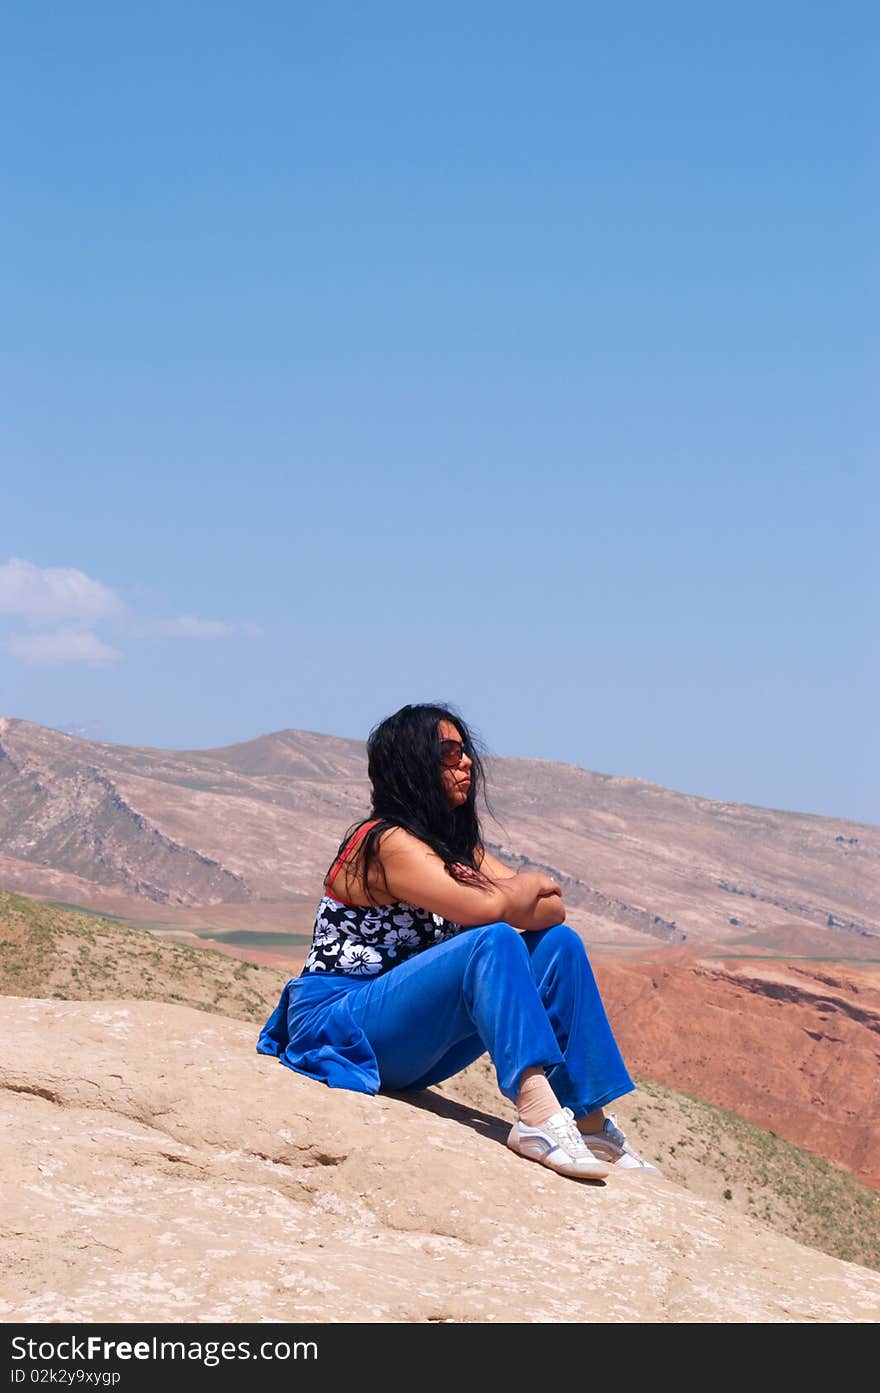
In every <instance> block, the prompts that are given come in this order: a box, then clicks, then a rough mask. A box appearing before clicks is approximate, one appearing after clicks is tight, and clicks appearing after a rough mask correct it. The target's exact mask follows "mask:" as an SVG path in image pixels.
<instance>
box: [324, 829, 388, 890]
mask: <svg viewBox="0 0 880 1393" xmlns="http://www.w3.org/2000/svg"><path fill="white" fill-rule="evenodd" d="M381 820H382V819H381V818H378V817H377V818H375V819H374V821H373V822H365V823H364V825H363V827H359V828H358V830H357V831H356V832H355V834H354V836H353V837H352V839H351V841H350V842H346V844H345V846H344V847H343V848H342V850H341V851H340V853H339V855H338V856H337V858H336V860H335V861H334V862H333V865H332V866H331V868H330V870H329V871H328V873H327V875H326V876H325V878H324V889H325V890H328V891H329V889H330V887H331V885H332V884H333V882H334V880H335V879H336V877H337V875H338V874H339V868H340V866H341V865H342V863H343V861H344V860H345V858H346V856H347V855H348V853H349V852H350V851H353V850H354V848H355V847H356V846H357V844H358V842H359V841H360V840H361V839H362V838H363V837H365V836H366V835H367V833H368V832H371V831H372V830H373V828H374V827H378V826H379V823H380V822H381Z"/></svg>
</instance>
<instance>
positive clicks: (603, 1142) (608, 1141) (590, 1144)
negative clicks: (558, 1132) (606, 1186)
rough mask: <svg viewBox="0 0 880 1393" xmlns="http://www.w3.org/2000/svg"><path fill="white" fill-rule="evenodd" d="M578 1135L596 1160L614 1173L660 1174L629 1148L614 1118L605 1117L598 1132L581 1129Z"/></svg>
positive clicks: (654, 1167)
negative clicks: (603, 1163)
mask: <svg viewBox="0 0 880 1393" xmlns="http://www.w3.org/2000/svg"><path fill="white" fill-rule="evenodd" d="M579 1135H580V1138H581V1140H582V1141H583V1142H585V1143H586V1146H587V1149H588V1150H589V1151H590V1153H591V1154H592V1155H593V1156H595V1157H596V1159H597V1160H600V1161H605V1162H606V1164H607V1165H608V1166H609V1167H610V1168H613V1169H614V1170H616V1171H639V1172H640V1173H641V1174H642V1175H660V1174H661V1172H660V1171H659V1170H658V1169H657V1167H656V1166H652V1165H651V1162H650V1161H646V1160H645V1158H644V1157H643V1156H640V1155H639V1153H638V1152H637V1151H636V1150H635V1148H634V1147H632V1146H630V1144H629V1142H628V1141H627V1139H626V1137H625V1136H624V1134H623V1132H621V1130H620V1128H619V1127H618V1125H617V1118H616V1117H606V1118H605V1120H604V1122H603V1124H602V1127H601V1129H600V1130H599V1131H595V1132H587V1131H584V1130H583V1129H581V1130H580V1132H579Z"/></svg>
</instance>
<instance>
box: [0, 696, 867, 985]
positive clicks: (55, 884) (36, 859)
mask: <svg viewBox="0 0 880 1393" xmlns="http://www.w3.org/2000/svg"><path fill="white" fill-rule="evenodd" d="M489 772H490V780H491V798H492V803H493V807H494V810H495V818H494V819H489V820H488V821H487V824H486V830H487V840H488V841H489V843H490V845H491V847H492V849H493V850H495V851H496V852H497V853H499V854H500V855H501V856H502V857H503V858H504V859H506V860H508V861H509V862H510V863H511V864H516V865H523V866H542V867H543V866H545V867H547V868H548V869H549V870H551V871H552V873H553V874H554V875H556V876H557V877H558V878H559V880H560V881H561V882H562V884H563V887H564V893H565V900H566V905H567V908H568V911H569V917H570V920H571V922H572V923H573V924H574V925H575V926H576V927H577V928H579V929H582V930H583V931H584V932H585V933H586V934H587V935H588V936H589V938H590V940H591V941H592V942H593V943H603V944H608V945H614V946H617V947H635V948H640V949H643V948H650V949H653V948H656V946H657V945H658V943H662V944H676V943H682V942H685V941H689V942H693V941H694V940H696V941H698V942H699V943H701V944H714V945H723V946H724V948H725V951H733V950H736V951H739V952H747V953H750V954H754V953H755V952H756V951H757V952H761V951H765V952H766V951H772V952H777V953H779V952H781V953H784V954H806V955H809V956H827V957H831V958H833V957H847V958H866V959H870V958H880V828H876V827H871V826H867V825H865V824H861V823H851V822H844V821H841V820H839V819H834V818H826V817H813V816H808V815H804V814H799V813H786V812H774V811H770V810H768V809H765V808H754V807H749V806H745V805H742V804H736V803H719V802H713V801H712V800H710V799H706V798H693V797H688V796H686V795H684V794H680V793H675V792H673V791H671V790H669V789H666V788H661V787H660V786H659V785H656V784H649V783H643V782H640V781H639V780H635V779H622V778H615V777H613V776H610V775H606V774H596V773H591V772H590V771H589V770H586V769H579V768H577V767H575V766H573V765H560V764H552V763H549V762H545V761H539V760H521V759H492V760H490V761H489ZM366 811H367V784H366V778H365V758H364V747H363V745H362V743H361V742H359V741H354V740H341V739H337V738H335V737H333V736H327V735H316V734H311V733H309V732H305V731H294V730H289V731H281V732H279V733H277V734H274V735H265V736H261V737H260V738H259V739H256V740H252V741H248V742H246V743H244V744H241V745H230V746H228V747H226V748H224V749H218V750H201V751H199V750H197V751H174V752H172V751H167V750H150V749H138V748H131V747H127V746H121V745H107V744H98V743H95V742H93V741H88V740H81V739H78V738H75V737H73V736H69V735H62V734H60V733H59V732H57V731H53V730H48V729H45V728H44V727H41V726H37V725H32V724H30V723H29V722H27V721H20V720H12V719H9V718H0V856H2V858H3V860H2V863H0V882H2V883H3V884H5V885H7V886H8V887H9V888H14V889H21V890H25V891H30V892H31V893H36V894H49V895H52V896H53V897H54V898H68V899H71V900H74V901H76V902H78V903H84V904H93V905H97V906H102V907H107V906H108V902H109V901H110V900H116V901H118V902H119V903H120V904H121V903H126V904H127V907H128V909H129V910H130V912H132V913H133V914H134V915H137V914H140V915H141V916H143V917H153V918H155V917H157V916H156V909H157V907H158V906H162V908H163V910H164V911H165V912H166V913H167V911H169V910H174V909H180V908H186V907H188V906H204V905H217V906H219V905H226V906H234V905H240V906H241V907H242V910H241V912H240V913H241V920H242V922H249V921H250V919H251V918H252V916H253V910H254V907H255V903H256V902H260V904H261V908H260V911H259V918H260V921H261V923H263V924H264V925H265V924H267V923H268V922H269V920H270V919H271V915H269V914H268V912H267V908H266V907H267V905H269V904H274V905H279V906H280V907H281V908H279V914H278V920H277V922H278V926H279V927H282V925H283V926H284V927H288V928H289V927H290V925H291V924H292V923H299V922H301V920H302V916H301V914H300V915H297V914H296V913H293V912H292V911H293V910H295V908H296V907H297V906H298V905H299V906H302V905H303V904H305V905H311V903H312V902H313V901H314V898H315V895H316V892H317V890H318V888H319V885H320V881H321V877H322V875H323V873H324V871H325V870H326V868H327V866H328V864H329V862H330V861H331V859H332V856H333V852H334V850H335V848H336V846H337V844H338V842H339V840H340V837H341V835H342V833H343V831H344V830H345V828H346V827H347V826H348V824H349V823H351V822H352V821H353V820H354V819H355V818H357V817H359V816H361V815H362V814H363V813H364V812H366ZM159 917H165V916H164V915H163V916H159ZM234 917H235V916H229V915H227V916H226V919H225V922H226V923H227V924H229V923H231V922H233V921H234Z"/></svg>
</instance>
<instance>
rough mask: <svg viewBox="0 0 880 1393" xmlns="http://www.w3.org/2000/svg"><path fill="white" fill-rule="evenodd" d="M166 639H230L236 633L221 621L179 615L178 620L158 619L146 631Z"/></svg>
mask: <svg viewBox="0 0 880 1393" xmlns="http://www.w3.org/2000/svg"><path fill="white" fill-rule="evenodd" d="M145 632H146V633H150V634H162V635H163V636H164V637H165V638H228V637H229V635H230V634H234V633H235V632H236V630H235V627H234V625H232V624H224V623H223V621H222V620H221V619H198V618H197V617H196V616H195V615H194V614H179V615H178V616H177V618H176V619H156V620H154V622H153V623H152V624H148V625H147V627H146V630H145Z"/></svg>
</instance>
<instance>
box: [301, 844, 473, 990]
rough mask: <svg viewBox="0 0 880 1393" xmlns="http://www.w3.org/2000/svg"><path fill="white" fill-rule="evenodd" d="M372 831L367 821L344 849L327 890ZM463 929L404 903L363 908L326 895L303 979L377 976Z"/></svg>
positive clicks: (322, 902) (332, 871)
mask: <svg viewBox="0 0 880 1393" xmlns="http://www.w3.org/2000/svg"><path fill="white" fill-rule="evenodd" d="M375 826H376V824H375V822H371V823H367V824H366V825H365V826H363V827H362V828H360V830H359V831H358V832H357V833H356V834H355V836H354V837H353V838H352V840H351V841H350V842H349V843H348V845H347V846H346V847H345V848H344V849H343V851H342V853H341V855H340V856H339V858H338V859H337V860H336V862H335V864H334V865H333V867H332V869H331V871H330V873H329V875H328V876H327V881H326V885H327V888H328V890H329V889H330V887H331V885H332V883H333V880H334V878H335V876H336V874H337V872H338V870H339V867H340V865H341V864H342V862H343V860H344V859H345V857H346V856H347V854H348V852H349V851H350V850H351V849H352V848H353V847H354V846H356V844H357V843H358V842H359V841H360V839H361V837H364V836H366V834H367V832H369V830H370V828H371V827H375ZM461 930H462V926H461V924H454V923H453V922H452V921H451V920H449V919H444V918H443V917H442V915H440V914H432V913H431V911H430V910H427V909H420V908H419V907H418V906H417V905H414V904H410V903H409V902H408V901H407V900H396V901H395V902H394V903H393V904H386V905H370V906H369V907H368V908H366V909H362V908H360V907H359V906H357V905H350V904H346V903H345V902H344V901H343V900H337V899H336V898H335V897H334V896H333V895H330V894H326V895H324V896H323V898H322V900H321V902H320V904H319V905H318V910H317V913H316V915H315V928H314V933H313V936H312V946H311V948H310V950H309V955H308V957H307V958H306V961H305V964H304V966H303V970H302V976H305V975H306V974H307V973H311V972H338V973H345V974H347V975H348V976H351V977H378V976H379V974H380V973H382V972H389V971H390V970H391V968H392V967H397V966H398V964H399V963H403V962H406V961H407V959H408V958H413V957H415V955H416V953H423V952H424V951H425V949H426V948H432V947H433V946H434V944H435V943H443V942H444V940H445V939H447V938H452V937H453V936H454V935H455V934H457V933H461Z"/></svg>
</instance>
